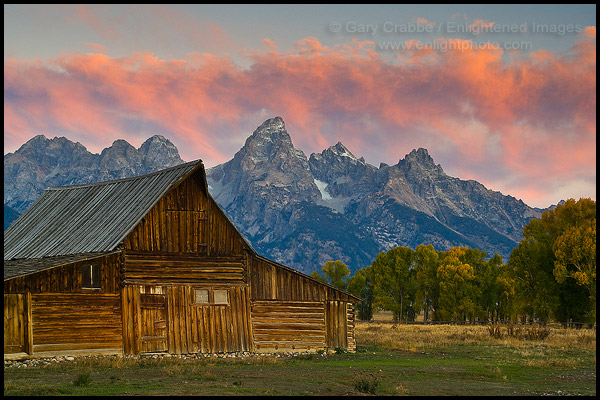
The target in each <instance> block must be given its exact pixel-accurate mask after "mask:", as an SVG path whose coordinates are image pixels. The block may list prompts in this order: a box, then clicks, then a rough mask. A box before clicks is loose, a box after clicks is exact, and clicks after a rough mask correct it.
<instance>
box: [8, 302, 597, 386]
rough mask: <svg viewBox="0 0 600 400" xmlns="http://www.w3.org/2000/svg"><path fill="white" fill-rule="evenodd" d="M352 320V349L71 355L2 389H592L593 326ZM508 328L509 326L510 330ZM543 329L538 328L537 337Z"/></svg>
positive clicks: (17, 372) (18, 374)
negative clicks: (532, 332)
mask: <svg viewBox="0 0 600 400" xmlns="http://www.w3.org/2000/svg"><path fill="white" fill-rule="evenodd" d="M385 318H386V315H385V314H382V315H381V314H380V315H379V316H378V318H376V321H374V322H371V323H367V322H359V323H357V327H356V340H357V352H356V353H339V354H338V353H335V354H331V355H319V354H309V355H299V356H295V357H279V358H277V357H273V356H260V357H259V356H254V357H247V358H201V359H193V360H190V359H187V360H185V359H179V358H168V359H152V358H123V357H103V358H87V359H84V358H76V359H75V360H74V361H70V362H62V363H58V364H50V365H47V366H38V367H28V368H5V369H4V394H5V395H83V396H89V395H97V396H106V395H181V396H184V395H409V396H410V395H430V396H435V395H448V396H450V395H459V396H460V395H473V396H474V395H477V396H480V395H490V396H491V395H590V396H591V395H595V394H596V331H595V329H594V330H573V329H569V330H566V329H561V328H549V329H548V335H547V337H545V338H543V339H532V338H531V337H528V338H526V336H527V331H525V330H522V331H520V333H519V335H516V334H515V335H513V336H509V335H508V332H507V331H501V332H500V333H499V334H498V335H496V337H494V336H492V335H491V334H490V332H489V330H488V327H485V326H468V325H466V326H465V325H463V326H454V325H453V326H450V325H435V326H424V325H401V324H399V325H394V324H393V323H391V322H388V321H387V320H385ZM513 333H514V332H513ZM542 336H543V335H542Z"/></svg>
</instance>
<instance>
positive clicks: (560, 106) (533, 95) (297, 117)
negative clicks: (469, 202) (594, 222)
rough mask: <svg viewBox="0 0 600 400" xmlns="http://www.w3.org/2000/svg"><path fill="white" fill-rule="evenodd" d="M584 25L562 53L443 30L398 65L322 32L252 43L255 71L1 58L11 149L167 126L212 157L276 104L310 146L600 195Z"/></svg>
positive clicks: (520, 186) (501, 184) (591, 58)
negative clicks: (579, 181)
mask: <svg viewBox="0 0 600 400" xmlns="http://www.w3.org/2000/svg"><path fill="white" fill-rule="evenodd" d="M590 31H591V29H588V30H587V32H588V33H587V34H585V37H582V39H581V41H580V42H578V43H577V44H576V45H575V46H573V48H572V49H571V50H570V51H569V52H567V53H565V54H557V53H552V52H549V51H538V52H536V53H533V54H529V55H521V56H519V57H513V58H510V59H509V60H506V59H505V58H504V57H503V52H502V50H501V49H499V48H493V47H475V46H472V43H470V42H469V41H463V40H459V39H440V40H441V42H440V43H444V44H445V45H446V46H445V47H444V50H439V49H434V48H429V49H421V50H420V51H422V52H423V53H418V52H417V51H416V50H415V49H410V50H406V51H404V52H399V54H398V55H399V58H401V59H402V60H404V61H403V63H401V64H392V63H388V62H386V61H384V60H383V59H382V57H380V55H379V54H378V53H377V52H376V51H375V44H374V43H373V42H369V41H364V42H360V41H356V40H355V41H353V42H352V43H348V44H344V45H336V46H333V47H328V46H325V45H323V44H322V43H321V42H320V41H319V40H318V39H316V38H314V37H308V38H305V39H303V40H301V41H298V42H297V43H296V46H295V48H294V51H292V52H280V51H278V50H277V48H276V47H275V46H273V42H272V41H270V40H269V39H265V41H264V44H265V45H266V46H267V47H268V51H267V52H263V53H260V52H256V53H250V54H246V56H247V57H249V58H250V59H251V61H252V65H251V66H250V67H249V68H242V67H239V66H237V65H235V64H234V63H233V62H232V61H231V59H230V58H229V57H227V56H215V55H213V54H211V53H206V52H205V53H193V54H190V55H189V56H188V57H187V58H186V59H184V60H164V59H160V58H158V57H156V56H155V55H153V54H152V53H136V54H134V55H132V56H129V57H119V58H113V57H109V56H107V55H104V54H70V55H66V56H62V57H59V58H57V59H54V60H52V61H49V62H44V63H42V62H40V61H35V60H34V61H20V60H16V59H7V60H5V64H4V69H5V73H4V83H5V107H4V110H5V122H4V130H5V147H7V148H8V150H9V151H13V150H14V149H16V147H17V146H18V145H20V144H22V143H23V142H24V141H25V140H27V139H29V138H30V137H31V136H33V135H34V134H36V133H39V131H40V130H43V131H45V132H46V133H47V134H48V136H55V135H57V136H62V135H64V136H67V137H70V138H71V139H72V140H79V141H81V142H82V143H84V144H85V145H89V142H90V140H91V139H88V138H85V136H87V135H90V136H93V138H94V143H95V144H97V146H98V147H99V149H101V148H102V147H105V146H108V145H110V143H112V141H113V140H114V139H116V138H118V137H123V138H126V139H127V140H130V141H131V142H132V143H141V141H142V140H144V139H145V138H147V137H148V136H150V135H152V134H157V133H159V134H164V135H165V136H167V137H170V138H171V140H172V141H173V142H174V143H175V144H176V145H177V146H178V147H179V149H180V151H181V153H182V157H183V158H184V159H187V160H191V159H196V158H202V159H203V160H204V161H205V163H206V164H207V166H212V165H216V164H217V163H221V162H224V161H227V160H228V159H230V158H231V157H232V156H233V154H234V153H235V152H236V151H237V150H238V149H239V148H240V147H241V146H242V145H243V142H244V140H245V138H246V137H247V136H248V135H249V134H250V133H251V130H248V126H253V127H256V126H258V125H259V124H260V123H261V122H262V120H263V119H265V118H268V117H272V116H276V115H279V116H281V117H283V118H284V120H285V122H286V126H287V128H288V131H289V132H290V135H291V136H292V140H293V142H294V144H295V145H296V146H298V147H300V148H301V149H302V150H304V151H305V152H307V153H310V152H315V151H316V152H320V151H321V150H323V149H324V148H325V147H328V146H330V145H332V144H335V143H336V142H337V141H338V140H341V141H343V142H344V143H346V145H347V146H348V147H349V148H350V149H351V151H352V152H353V153H354V154H355V155H357V156H365V158H366V159H367V161H369V162H371V163H374V164H375V165H378V163H379V162H380V161H381V162H386V163H395V162H397V160H398V159H399V158H402V157H403V156H404V155H405V154H406V153H408V152H410V150H412V149H413V148H417V147H426V148H428V149H429V151H430V153H431V154H432V155H433V157H434V159H435V161H436V162H438V163H441V164H442V165H443V166H444V167H445V168H446V170H447V171H448V172H449V173H451V172H456V174H455V175H454V176H459V177H461V178H463V179H467V178H468V179H477V180H478V181H480V182H482V183H484V184H486V185H487V186H488V187H490V188H491V189H494V190H501V191H502V192H503V193H505V194H512V195H514V196H516V197H521V198H523V200H524V201H526V202H527V201H528V200H529V198H527V197H526V196H531V199H532V200H530V201H535V202H540V203H538V204H540V205H541V203H542V202H543V201H546V202H548V199H550V198H551V194H550V193H549V192H548V190H549V189H546V188H547V187H550V186H549V185H550V183H551V184H552V185H551V186H552V187H556V184H557V179H558V180H565V181H567V180H568V179H570V177H572V176H573V175H577V176H584V177H585V179H587V181H589V182H590V185H593V187H591V189H590V192H591V193H592V192H593V193H594V194H595V172H593V174H591V175H590V173H589V171H595V161H596V156H595V142H596V135H595V134H596V114H595V108H596V94H595V90H596V84H595V76H596V64H595V42H594V41H590V40H589V34H590V33H589V32H590ZM425 55H426V58H427V62H424V56H425ZM259 118H260V119H259ZM148 127H152V131H148V130H147V129H148ZM252 129H253V128H252ZM458 173H460V175H459V174H458ZM507 176H508V177H511V178H510V179H507V178H506V177H507ZM526 189H527V190H526ZM544 196H546V197H544ZM558 200H560V199H553V201H554V202H557V201H558ZM548 204H549V203H548Z"/></svg>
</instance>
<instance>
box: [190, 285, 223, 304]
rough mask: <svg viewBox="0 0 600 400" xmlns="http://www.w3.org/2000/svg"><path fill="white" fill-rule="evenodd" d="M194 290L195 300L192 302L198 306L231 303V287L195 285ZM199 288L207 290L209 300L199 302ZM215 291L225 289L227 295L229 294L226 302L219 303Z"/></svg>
mask: <svg viewBox="0 0 600 400" xmlns="http://www.w3.org/2000/svg"><path fill="white" fill-rule="evenodd" d="M193 290H194V302H193V303H192V305H194V306H196V307H206V306H229V304H230V297H229V290H230V289H229V288H225V289H223V288H212V287H208V288H207V287H195V288H193ZM198 290H206V291H207V294H208V301H207V302H202V303H200V302H198V301H196V300H197V298H198V297H197V294H196V291H198ZM215 291H224V292H225V295H226V296H227V299H226V301H225V302H219V303H217V302H216V301H215Z"/></svg>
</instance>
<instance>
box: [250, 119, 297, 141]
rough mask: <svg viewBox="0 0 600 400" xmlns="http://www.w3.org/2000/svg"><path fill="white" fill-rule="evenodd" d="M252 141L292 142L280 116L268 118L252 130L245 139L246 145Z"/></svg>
mask: <svg viewBox="0 0 600 400" xmlns="http://www.w3.org/2000/svg"><path fill="white" fill-rule="evenodd" d="M252 142H285V143H286V144H290V145H291V144H292V139H291V138H290V135H289V134H288V133H287V131H286V129H285V123H284V122H283V119H282V118H281V117H275V118H269V119H267V120H266V121H265V122H263V123H262V124H261V125H260V126H259V127H258V128H256V129H255V130H254V132H253V133H252V135H251V136H250V137H249V138H248V139H247V140H246V145H248V144H249V143H252Z"/></svg>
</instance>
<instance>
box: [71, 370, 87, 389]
mask: <svg viewBox="0 0 600 400" xmlns="http://www.w3.org/2000/svg"><path fill="white" fill-rule="evenodd" d="M89 383H90V374H89V373H87V374H79V375H77V379H75V380H74V381H73V385H75V386H85V385H89Z"/></svg>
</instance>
